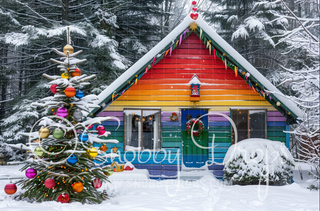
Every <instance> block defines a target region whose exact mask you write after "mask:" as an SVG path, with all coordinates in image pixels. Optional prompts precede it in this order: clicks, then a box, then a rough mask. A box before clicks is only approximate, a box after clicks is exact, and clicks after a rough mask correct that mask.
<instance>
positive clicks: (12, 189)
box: [4, 183, 17, 195]
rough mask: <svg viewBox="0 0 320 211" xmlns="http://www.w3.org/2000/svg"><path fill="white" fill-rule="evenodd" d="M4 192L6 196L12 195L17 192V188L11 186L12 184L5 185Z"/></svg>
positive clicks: (13, 185)
mask: <svg viewBox="0 0 320 211" xmlns="http://www.w3.org/2000/svg"><path fill="white" fill-rule="evenodd" d="M4 192H6V194H8V195H12V194H14V193H15V192H17V186H16V185H15V184H12V183H10V184H7V185H6V186H5V187H4Z"/></svg>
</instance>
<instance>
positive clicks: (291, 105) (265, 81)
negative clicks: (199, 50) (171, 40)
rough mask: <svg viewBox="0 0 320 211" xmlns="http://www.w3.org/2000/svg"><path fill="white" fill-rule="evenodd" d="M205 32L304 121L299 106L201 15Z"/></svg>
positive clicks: (200, 22)
mask: <svg viewBox="0 0 320 211" xmlns="http://www.w3.org/2000/svg"><path fill="white" fill-rule="evenodd" d="M195 22H196V23H197V24H198V26H199V27H200V28H202V30H203V31H205V32H206V33H207V34H208V35H209V36H210V37H211V38H212V39H213V40H214V41H215V42H216V43H218V44H219V45H220V46H221V47H222V48H223V49H224V50H225V51H226V52H227V53H228V54H229V55H232V57H233V58H234V59H235V60H236V61H237V62H238V63H239V64H240V65H241V66H243V67H244V68H245V69H246V70H247V71H248V72H249V73H250V74H251V75H252V76H253V77H254V78H256V79H257V80H258V81H259V82H260V83H261V84H262V85H263V86H264V87H265V88H267V89H268V90H269V91H272V94H273V95H275V96H276V98H278V99H279V100H280V101H281V102H282V103H283V104H284V105H285V106H287V107H288V108H289V109H290V110H291V111H292V112H293V113H294V114H296V115H297V116H298V118H301V119H302V112H301V110H300V109H299V108H298V106H297V105H296V104H295V103H294V102H292V101H291V100H290V99H287V98H286V97H284V96H283V94H282V92H281V91H279V90H278V89H277V88H276V87H275V86H274V85H273V84H272V83H271V82H270V81H269V80H268V79H266V78H265V77H264V76H263V75H262V74H261V73H260V72H259V71H258V70H257V69H256V68H255V67H254V66H252V64H250V63H249V62H248V61H247V60H246V59H245V58H244V57H243V56H241V54H239V53H238V52H237V51H236V50H235V49H234V48H233V47H232V46H231V45H229V43H227V42H226V41H225V40H224V39H223V38H222V37H220V36H219V35H218V34H217V33H216V32H215V30H213V29H212V28H211V27H210V26H209V25H208V24H207V23H206V22H205V21H204V20H203V19H202V17H201V16H200V15H199V17H198V19H197V20H196V21H195Z"/></svg>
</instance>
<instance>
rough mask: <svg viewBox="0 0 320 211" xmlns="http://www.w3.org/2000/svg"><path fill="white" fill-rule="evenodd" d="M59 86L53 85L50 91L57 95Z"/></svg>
mask: <svg viewBox="0 0 320 211" xmlns="http://www.w3.org/2000/svg"><path fill="white" fill-rule="evenodd" d="M57 86H58V85H57V84H52V85H51V86H50V90H51V92H52V93H53V94H55V93H57Z"/></svg>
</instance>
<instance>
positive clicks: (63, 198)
mask: <svg viewBox="0 0 320 211" xmlns="http://www.w3.org/2000/svg"><path fill="white" fill-rule="evenodd" d="M69 200H70V198H69V195H68V194H67V193H62V194H60V195H59V196H58V202H61V203H68V202H69Z"/></svg>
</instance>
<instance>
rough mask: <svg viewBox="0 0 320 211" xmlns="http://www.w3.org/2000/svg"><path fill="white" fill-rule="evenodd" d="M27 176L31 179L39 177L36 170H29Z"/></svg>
mask: <svg viewBox="0 0 320 211" xmlns="http://www.w3.org/2000/svg"><path fill="white" fill-rule="evenodd" d="M26 176H27V177H28V178H29V179H32V178H34V177H35V176H37V170H35V169H34V168H29V169H27V171H26Z"/></svg>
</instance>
